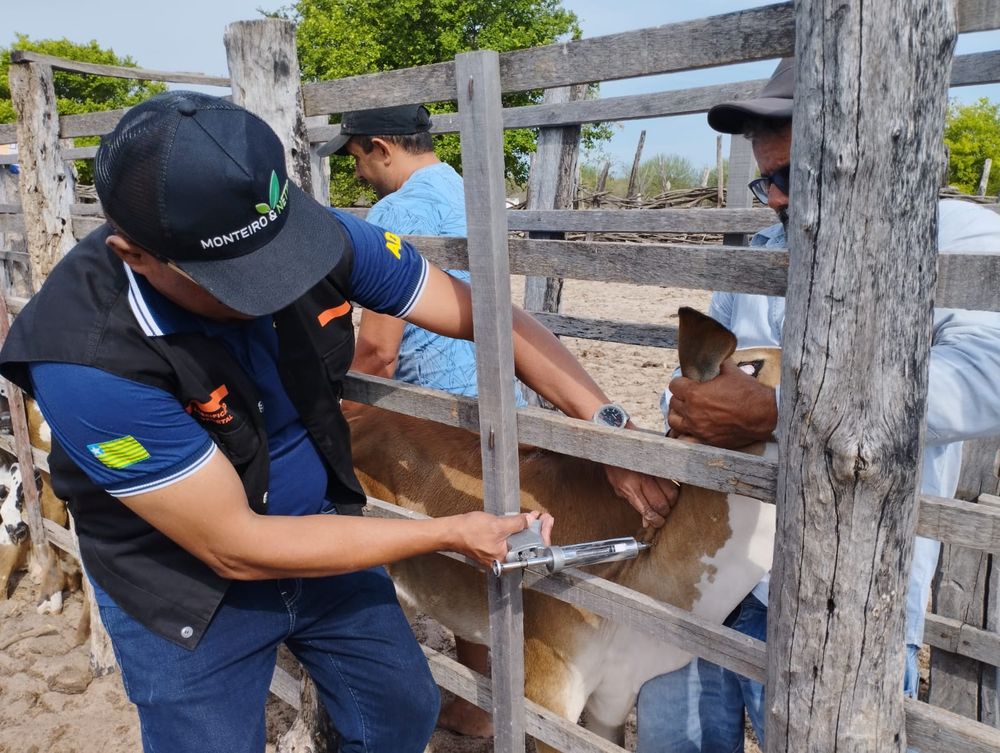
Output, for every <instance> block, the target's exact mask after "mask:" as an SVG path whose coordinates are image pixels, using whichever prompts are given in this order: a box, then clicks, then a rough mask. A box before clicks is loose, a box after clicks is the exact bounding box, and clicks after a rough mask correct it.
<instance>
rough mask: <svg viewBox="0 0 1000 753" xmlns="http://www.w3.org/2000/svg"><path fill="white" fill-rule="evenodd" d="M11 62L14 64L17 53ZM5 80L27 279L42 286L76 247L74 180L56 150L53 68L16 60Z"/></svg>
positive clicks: (59, 151) (56, 122)
mask: <svg viewBox="0 0 1000 753" xmlns="http://www.w3.org/2000/svg"><path fill="white" fill-rule="evenodd" d="M12 57H14V58H16V53H15V55H14V56H12ZM9 79H10V98H11V101H12V102H13V103H14V109H15V110H16V111H17V144H18V159H19V160H20V163H19V164H20V167H21V175H20V183H21V208H22V212H23V213H24V227H25V237H26V240H27V242H28V256H29V263H30V265H31V279H32V280H33V281H34V284H35V285H41V282H42V280H44V279H45V278H46V277H47V276H48V274H49V272H50V271H51V269H52V267H54V266H55V264H56V262H57V261H59V260H60V259H61V258H62V257H63V255H64V254H65V253H66V252H67V251H69V250H70V249H71V248H72V247H73V245H74V244H75V243H76V239H75V238H74V237H73V224H72V221H71V220H70V208H71V207H72V205H73V180H72V174H71V173H70V172H69V167H68V165H67V164H66V163H65V162H64V161H63V159H62V156H61V150H60V149H59V113H58V112H57V111H56V93H55V88H54V87H53V79H52V68H51V66H48V65H42V64H40V63H18V62H16V59H15V60H14V61H13V63H12V65H11V66H10V73H9Z"/></svg>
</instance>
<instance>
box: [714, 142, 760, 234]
mask: <svg viewBox="0 0 1000 753" xmlns="http://www.w3.org/2000/svg"><path fill="white" fill-rule="evenodd" d="M756 171H757V163H756V162H755V161H754V158H753V148H752V147H751V146H750V142H749V141H747V140H746V139H745V138H743V137H742V136H731V137H730V142H729V176H728V179H727V183H726V208H727V209H749V208H750V207H751V206H752V205H753V195H752V194H751V193H750V189H749V188H747V184H748V183H749V182H750V180H751V179H752V178H753V176H754V173H755V172H756ZM722 242H723V243H725V244H726V245H727V246H745V245H746V244H747V237H746V235H744V234H743V233H727V234H725V235H724V236H723V239H722Z"/></svg>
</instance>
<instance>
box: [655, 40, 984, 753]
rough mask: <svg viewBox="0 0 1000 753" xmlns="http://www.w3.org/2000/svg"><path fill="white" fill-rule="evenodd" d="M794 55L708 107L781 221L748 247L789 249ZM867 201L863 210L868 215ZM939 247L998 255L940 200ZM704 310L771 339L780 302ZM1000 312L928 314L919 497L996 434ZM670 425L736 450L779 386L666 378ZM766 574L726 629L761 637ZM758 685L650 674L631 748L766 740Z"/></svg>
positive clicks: (727, 298) (917, 591) (909, 637)
mask: <svg viewBox="0 0 1000 753" xmlns="http://www.w3.org/2000/svg"><path fill="white" fill-rule="evenodd" d="M794 92H795V61H794V59H792V58H786V59H784V60H782V61H781V63H780V64H779V65H778V67H777V69H776V70H775V72H774V74H773V75H772V77H771V79H770V80H769V81H768V83H767V85H766V86H765V87H764V88H763V89H762V90H761V93H760V95H759V96H758V97H756V98H754V99H750V100H745V101H741V102H728V103H725V104H720V105H717V106H715V107H713V108H712V109H711V110H709V113H708V122H709V125H711V126H712V128H714V129H715V130H717V131H721V132H723V133H730V134H734V135H737V134H742V135H743V136H745V137H747V138H749V139H750V140H751V142H752V145H753V152H754V157H755V158H756V160H757V166H758V168H759V169H760V173H761V177H759V178H757V179H756V180H754V181H752V182H751V183H750V189H751V191H752V192H753V194H754V196H755V197H756V198H757V199H758V200H759V201H760V202H761V203H762V204H765V205H767V206H769V207H770V208H771V209H773V210H774V211H775V213H776V214H777V215H778V219H779V220H780V222H779V223H778V224H775V225H773V226H771V227H769V228H766V229H764V230H762V231H760V232H759V233H757V234H756V235H755V236H754V237H753V239H752V240H751V245H752V246H758V247H767V248H786V247H787V243H786V240H785V229H786V227H787V225H788V221H789V218H788V206H789V198H788V197H789V195H790V193H791V190H792V186H791V185H790V182H789V175H790V169H789V165H790V161H791V145H792V108H793V101H794V100H793V96H794ZM877 210H878V208H877V207H873V208H872V211H877ZM938 217H939V235H938V247H939V249H940V251H941V252H942V253H949V252H951V253H984V252H994V253H1000V217H998V216H997V215H996V214H994V213H993V212H990V211H988V210H985V209H983V208H982V207H978V206H976V205H974V204H970V203H967V202H961V201H950V200H944V201H941V202H939V208H938ZM709 314H710V315H711V316H713V317H714V318H715V319H717V320H719V321H720V322H722V323H723V324H725V325H726V326H727V327H729V328H730V329H731V330H732V331H733V332H734V333H735V334H736V337H737V340H738V346H739V347H751V346H780V345H781V331H782V325H783V323H784V316H785V300H784V298H779V297H775V296H762V295H745V294H734V293H715V294H713V296H712V304H711V307H710V309H709ZM998 369H1000V315H998V314H995V313H986V312H977V311H956V310H945V309H937V310H935V315H934V329H933V338H932V343H931V357H930V383H929V391H928V404H927V444H926V446H925V447H924V466H923V475H922V487H921V489H922V492H923V493H925V494H932V495H935V496H940V497H952V496H954V494H955V490H956V488H957V485H958V473H959V468H960V466H961V454H962V441H963V440H965V439H971V438H975V437H984V436H996V435H997V434H1000V392H998V391H997V390H996V388H995V385H994V382H993V380H994V379H995V376H994V375H995V374H996V373H997V370H998ZM661 406H662V408H663V413H664V417H665V419H666V421H667V428H668V429H669V430H672V431H674V432H675V433H678V434H689V435H693V436H695V437H697V438H698V439H700V440H701V441H703V442H706V443H708V444H715V445H718V446H722V447H731V448H735V447H741V446H744V445H747V444H749V443H750V442H754V441H758V440H762V439H768V438H769V437H771V436H772V435H773V433H774V430H775V428H776V426H777V420H778V411H777V393H776V391H775V390H771V389H768V388H765V387H763V386H761V385H760V383H759V382H757V381H756V380H754V379H752V378H750V377H749V376H748V375H746V374H744V373H743V372H742V371H740V370H739V369H738V368H736V367H735V366H733V365H731V364H729V365H724V366H723V369H722V372H721V374H720V375H719V376H718V377H717V378H716V379H713V380H711V381H710V382H706V383H703V384H698V383H696V382H692V381H691V380H689V379H685V378H683V377H677V378H675V379H674V380H673V381H672V382H670V385H669V389H668V390H667V392H665V393H664V399H663V401H662V403H661ZM939 548H940V545H939V543H938V542H936V541H931V540H930V539H925V538H923V537H920V536H918V537H916V543H915V546H914V552H913V565H912V570H911V576H910V587H909V592H908V594H907V603H906V607H907V608H906V612H907V619H906V643H907V663H906V673H905V679H904V690H905V692H906V693H907V695H909V696H910V697H916V694H917V689H918V681H919V674H918V668H917V651H918V650H919V647H920V644H921V643H923V628H924V614H925V611H926V608H927V601H928V597H929V593H930V582H931V578H932V577H933V575H934V570H935V568H936V564H937V558H938V551H939ZM767 600H768V579H767V578H765V579H764V580H762V581H761V582H760V583H759V584H758V585H757V586H756V587H755V588H754V590H753V592H752V593H750V594H748V595H747V597H746V598H745V599H744V600H743V603H742V604H741V605H740V606H739V607H737V608H736V610H735V611H734V612H733V613H732V614H731V615H730V616H729V618H728V619H727V621H726V624H727V625H729V626H730V627H733V628H735V629H737V630H739V631H741V632H743V633H746V634H748V635H751V636H753V637H754V638H758V639H760V640H764V639H765V638H766V633H767ZM763 700H764V689H763V686H762V685H761V684H760V683H758V682H755V681H753V680H749V679H747V678H745V677H741V676H740V675H737V674H736V673H734V672H731V671H729V670H726V669H723V668H721V667H719V666H717V665H715V664H712V663H711V662H707V661H704V660H702V659H696V660H695V661H693V662H692V663H691V664H690V665H689V666H688V667H686V668H684V669H681V670H678V671H677V672H672V673H670V674H668V675H663V676H661V677H657V678H654V679H653V680H650V681H649V682H648V683H646V685H645V686H644V687H643V689H642V691H641V693H640V696H639V707H638V711H639V730H638V738H639V741H638V746H637V751H638V753H668V752H669V753H678V752H680V751H683V752H684V753H691V752H692V751H706V752H707V751H726V752H727V753H728V752H729V751H742V750H743V734H744V732H743V730H744V722H743V715H744V708H745V709H746V712H747V714H748V716H749V717H750V721H751V723H752V724H753V727H754V730H755V731H756V733H757V736H758V738H759V739H760V741H761V742H762V743H763V740H764V738H763V733H764V719H763Z"/></svg>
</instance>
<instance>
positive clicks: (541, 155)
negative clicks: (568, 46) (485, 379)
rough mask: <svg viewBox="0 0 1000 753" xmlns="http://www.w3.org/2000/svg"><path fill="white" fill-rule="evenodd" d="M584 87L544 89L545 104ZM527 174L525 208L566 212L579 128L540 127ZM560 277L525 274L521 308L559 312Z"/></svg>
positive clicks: (575, 96)
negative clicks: (562, 210)
mask: <svg viewBox="0 0 1000 753" xmlns="http://www.w3.org/2000/svg"><path fill="white" fill-rule="evenodd" d="M585 92H586V87H584V86H560V87H557V88H555V89H546V90H545V95H544V103H545V104H547V105H548V104H561V103H563V102H571V101H576V100H579V99H583V95H584V94H585ZM536 143H537V148H536V150H535V156H534V157H533V158H532V160H531V172H530V173H529V174H528V200H527V207H526V208H527V209H567V208H569V207H572V206H573V197H574V196H575V195H576V165H577V159H578V157H579V154H580V126H579V125H576V126H564V127H561V128H541V129H539V131H538V140H537V142H536ZM528 237H529V238H535V239H547V240H561V239H562V238H564V237H565V233H550V232H534V233H528ZM562 289H563V281H562V278H561V277H536V276H534V275H529V276H528V277H527V278H525V281H524V308H525V309H526V310H527V311H546V312H549V313H553V314H558V313H559V308H560V304H561V302H562ZM522 390H523V392H524V397H525V399H526V400H527V402H528V404H529V405H539V404H540V400H539V397H538V395H537V394H536V393H535V392H534V390H531V389H529V388H528V387H527V386H524V387H522Z"/></svg>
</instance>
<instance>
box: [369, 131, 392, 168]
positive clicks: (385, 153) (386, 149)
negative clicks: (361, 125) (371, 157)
mask: <svg viewBox="0 0 1000 753" xmlns="http://www.w3.org/2000/svg"><path fill="white" fill-rule="evenodd" d="M372 149H373V150H375V151H376V152H377V155H378V160H379V162H383V163H385V164H386V165H388V164H389V163H390V162H392V144H390V143H389V142H388V141H386V140H385V139H380V138H378V137H377V136H376V137H374V138H373V139H372Z"/></svg>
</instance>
